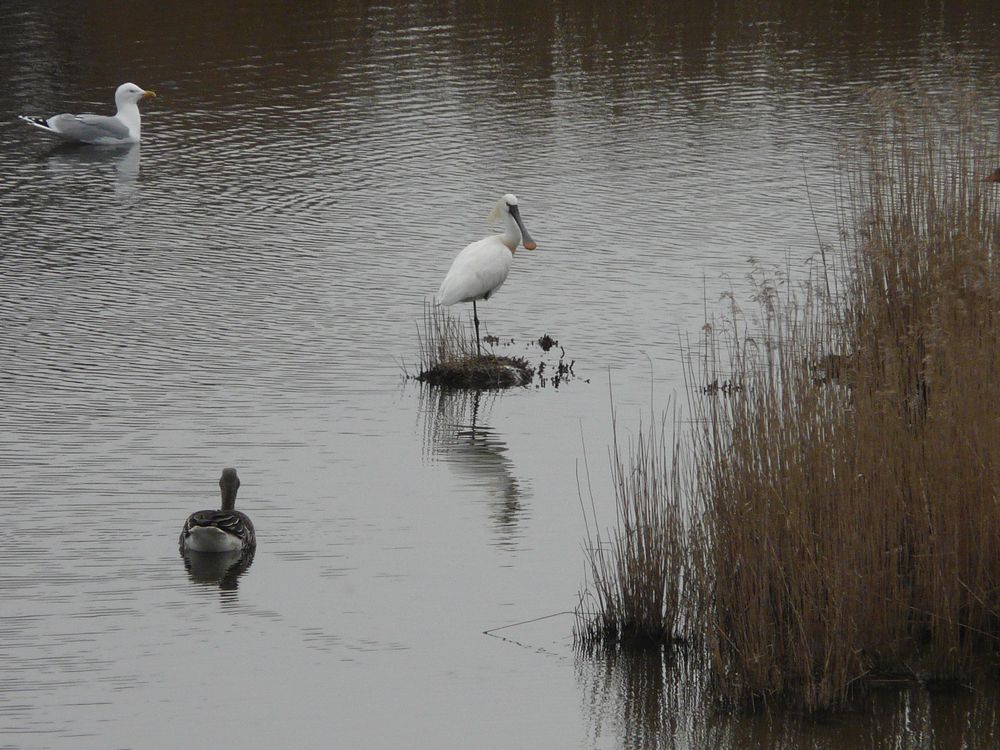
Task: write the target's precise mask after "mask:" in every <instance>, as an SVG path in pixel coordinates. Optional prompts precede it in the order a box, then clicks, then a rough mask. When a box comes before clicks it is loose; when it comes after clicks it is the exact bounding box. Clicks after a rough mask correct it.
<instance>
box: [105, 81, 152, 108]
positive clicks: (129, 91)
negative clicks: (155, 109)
mask: <svg viewBox="0 0 1000 750" xmlns="http://www.w3.org/2000/svg"><path fill="white" fill-rule="evenodd" d="M147 96H156V93H155V92H153V91H146V90H145V89H141V88H139V87H138V86H136V85H135V84H134V83H123V84H122V85H121V86H119V87H118V88H117V89H115V104H117V105H118V106H119V107H121V106H122V105H123V104H135V103H136V102H138V101H139V100H140V99H144V98H145V97H147Z"/></svg>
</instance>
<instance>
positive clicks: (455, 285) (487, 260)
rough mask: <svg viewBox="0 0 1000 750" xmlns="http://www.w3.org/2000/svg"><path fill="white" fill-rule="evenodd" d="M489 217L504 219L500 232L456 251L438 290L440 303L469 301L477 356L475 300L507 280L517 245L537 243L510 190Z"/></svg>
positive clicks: (494, 219)
mask: <svg viewBox="0 0 1000 750" xmlns="http://www.w3.org/2000/svg"><path fill="white" fill-rule="evenodd" d="M488 220H489V221H491V222H495V221H503V226H504V231H503V233H502V234H494V235H491V236H490V237H484V238H483V239H481V240H479V241H477V242H473V243H472V244H470V245H467V246H466V247H465V249H464V250H462V252H460V253H459V254H458V255H456V256H455V260H453V261H452V263H451V268H450V269H449V270H448V274H447V275H446V276H445V277H444V281H442V282H441V288H440V289H439V290H438V294H437V304H439V305H445V306H450V305H454V304H456V303H458V302H471V303H472V319H473V320H474V321H475V323H476V353H477V354H478V355H480V356H482V350H481V349H480V346H479V312H478V310H476V302H477V301H478V300H488V299H489V298H490V296H491V295H492V294H493V293H494V292H495V291H496V290H497V289H499V288H500V287H501V286H502V285H503V283H504V281H506V280H507V274H508V273H510V267H511V264H512V263H513V261H514V251H515V250H517V246H518V245H520V244H523V245H524V247H525V249H526V250H534V249H535V248H536V247H537V245H536V244H535V241H534V240H533V239H531V235H530V234H528V230H527V229H525V228H524V222H523V221H521V213H520V209H518V204H517V196H516V195H514V194H513V193H507V194H506V195H504V196H503V197H501V198H500V200H498V201H497V203H496V205H495V206H494V207H493V211H492V212H491V213H490V216H489V219H488Z"/></svg>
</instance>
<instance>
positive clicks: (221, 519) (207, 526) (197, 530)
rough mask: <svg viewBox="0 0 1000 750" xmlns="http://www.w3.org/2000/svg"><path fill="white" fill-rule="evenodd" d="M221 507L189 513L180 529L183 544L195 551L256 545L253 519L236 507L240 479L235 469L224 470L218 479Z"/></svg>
mask: <svg viewBox="0 0 1000 750" xmlns="http://www.w3.org/2000/svg"><path fill="white" fill-rule="evenodd" d="M219 488H220V489H221V490H222V510H199V511H197V512H196V513H192V514H191V515H190V516H188V520H187V521H185V522H184V528H183V529H182V530H181V539H180V544H181V547H183V548H184V549H188V550H191V551H192V552H232V551H234V550H252V549H254V548H255V547H256V546H257V537H256V535H255V534H254V529H253V522H252V521H251V520H250V519H249V518H248V517H247V515H246V514H245V513H240V512H239V511H238V510H236V491H237V490H238V489H239V488H240V478H239V477H238V476H237V475H236V469H223V470H222V478H221V479H220V480H219Z"/></svg>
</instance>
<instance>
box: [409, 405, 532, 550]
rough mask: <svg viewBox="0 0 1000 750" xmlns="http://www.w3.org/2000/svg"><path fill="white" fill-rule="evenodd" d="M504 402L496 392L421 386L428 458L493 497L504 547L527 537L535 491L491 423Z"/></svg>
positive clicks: (492, 518) (496, 527) (494, 515)
mask: <svg viewBox="0 0 1000 750" xmlns="http://www.w3.org/2000/svg"><path fill="white" fill-rule="evenodd" d="M501 397H502V396H501V394H498V393H496V392H491V391H469V390H459V389H449V388H434V387H430V386H421V391H420V412H421V414H422V415H423V420H424V455H425V456H426V457H427V458H430V459H431V460H437V461H444V462H446V463H448V465H449V466H451V467H453V468H454V469H455V471H456V472H458V473H460V474H461V475H462V476H463V479H464V484H466V485H468V486H469V487H470V488H472V489H473V490H476V491H479V492H482V493H484V494H485V495H486V496H487V498H488V499H489V509H490V511H489V514H490V521H491V522H492V524H493V527H494V530H495V533H496V537H497V543H498V545H499V546H502V547H513V546H514V545H516V542H517V540H518V538H519V537H520V536H521V529H520V526H521V524H522V523H523V522H524V521H525V519H526V513H527V508H526V507H525V500H527V499H528V498H529V497H530V492H529V491H528V489H527V487H526V485H525V482H524V481H523V480H521V479H519V478H518V477H517V474H516V472H515V467H514V464H513V463H512V462H511V460H510V459H509V458H508V457H507V445H506V443H505V442H504V440H503V438H502V437H501V436H500V434H499V433H498V432H496V430H494V429H493V428H492V427H490V426H489V424H487V420H488V419H489V415H490V410H491V408H492V406H493V404H494V403H495V402H496V400H497V399H499V398H501Z"/></svg>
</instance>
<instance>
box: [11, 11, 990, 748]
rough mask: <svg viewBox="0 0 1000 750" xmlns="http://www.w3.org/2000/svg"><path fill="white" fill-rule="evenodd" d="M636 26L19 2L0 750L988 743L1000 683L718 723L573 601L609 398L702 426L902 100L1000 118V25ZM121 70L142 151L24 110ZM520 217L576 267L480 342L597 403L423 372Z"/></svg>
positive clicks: (538, 17)
mask: <svg viewBox="0 0 1000 750" xmlns="http://www.w3.org/2000/svg"><path fill="white" fill-rule="evenodd" d="M606 6H607V4H605V3H575V2H574V3H568V2H555V3H549V2H545V3H540V2H527V1H525V2H515V3H506V4H500V5H497V4H492V5H491V4H480V3H466V2H458V3H451V4H446V5H444V6H439V5H434V4H424V3H399V4H390V5H378V4H368V3H365V2H356V3H346V2H329V3H313V4H293V3H287V4H285V3H277V2H271V3H266V2H250V1H249V0H247V1H244V2H241V3H229V4H226V7H225V8H223V7H217V5H216V4H204V3H193V2H179V3H174V4H170V5H164V4H162V3H154V2H133V3H128V4H116V5H114V6H108V5H107V4H104V3H94V2H58V1H57V2H48V3H26V2H21V1H20V0H8V1H7V2H5V3H4V4H3V5H2V6H0V71H3V72H2V74H0V81H2V84H3V85H2V86H0V111H2V112H4V113H5V115H4V117H3V118H2V119H3V121H4V122H5V123H7V124H4V125H0V175H2V177H3V186H2V188H0V398H2V403H3V407H2V411H0V513H2V524H0V602H2V604H0V636H2V649H0V747H10V748H78V747H129V748H133V747H134V748H176V747H206V746H209V745H210V744H214V745H216V746H219V747H233V746H237V745H241V746H245V747H261V748H267V747H289V746H293V747H300V748H311V747H330V746H340V747H366V748H367V747H371V748H383V747H387V748H388V747H435V748H467V747H477V748H511V747H548V748H561V747H566V748H614V747H627V748H648V747H657V746H660V747H708V746H712V747H733V748H744V747H756V746H760V747H771V746H787V747H806V746H809V747H823V748H827V747H829V748H848V747H858V746H885V747H903V746H906V747H910V746H912V747H932V746H935V744H934V743H935V742H936V741H937V740H940V739H941V738H946V739H947V740H948V743H949V744H950V743H951V742H952V740H951V739H950V738H954V742H955V744H954V746H962V743H966V744H965V745H964V746H967V747H978V746H985V745H980V744H977V743H978V742H979V741H980V740H983V741H985V742H988V741H989V740H988V738H989V737H990V736H991V734H992V731H993V727H994V724H995V721H996V720H995V718H994V714H993V710H994V709H993V707H994V706H995V701H987V700H984V699H982V698H981V697H979V696H978V695H977V694H971V695H969V696H965V695H963V696H959V697H957V698H956V697H951V698H948V697H937V696H927V695H909V694H907V695H902V696H900V695H897V694H892V695H890V696H887V697H885V696H884V697H880V698H877V699H873V704H872V711H870V712H866V713H865V714H863V715H854V716H847V717H844V718H842V719H837V720H836V721H834V722H832V723H831V722H828V723H825V724H823V725H816V724H809V723H803V722H797V721H794V720H791V721H779V720H777V719H772V720H766V719H739V720H737V719H732V718H729V719H727V718H723V717H719V716H717V715H716V714H714V713H713V712H712V711H711V710H708V709H706V708H705V705H706V700H705V699H704V696H702V694H701V688H700V687H699V681H698V679H697V678H696V676H692V675H685V674H683V672H679V671H678V670H677V669H676V668H675V667H673V666H671V665H670V664H666V663H663V662H662V661H660V660H659V659H650V658H643V659H640V660H637V661H636V660H628V659H616V658H603V657H590V656H586V655H582V654H579V653H577V652H575V651H574V649H573V647H572V635H571V631H572V617H571V616H570V615H568V614H565V613H566V611H567V610H571V609H572V608H573V606H574V605H575V603H576V599H577V592H578V590H579V589H580V587H581V585H582V584H583V571H584V556H583V552H582V540H583V535H584V522H583V514H582V511H581V509H580V502H579V498H578V493H577V475H578V472H579V471H580V467H581V461H582V460H583V458H584V456H586V457H587V458H588V460H589V467H590V472H591V480H592V484H593V487H594V493H595V503H596V506H597V512H598V514H599V515H600V516H601V517H602V518H603V519H605V520H606V521H607V522H610V521H611V519H612V518H613V507H612V505H611V501H610V497H609V494H610V493H609V489H610V488H609V485H608V483H607V469H606V463H607V461H606V446H607V445H608V443H609V442H610V427H611V425H610V401H609V388H608V383H609V379H610V381H611V383H612V390H613V391H614V394H615V401H616V406H617V408H618V411H619V418H620V420H621V421H622V422H623V423H624V428H625V429H632V427H634V425H635V424H636V423H637V421H638V416H639V414H640V413H641V412H643V411H644V410H648V408H649V406H650V402H651V401H652V403H653V406H654V408H657V409H659V408H660V407H662V406H663V405H664V404H665V403H666V402H667V399H668V398H669V397H670V396H671V395H672V394H676V395H678V396H679V397H680V398H681V399H683V398H685V392H684V383H683V380H682V377H681V351H680V347H679V341H680V340H682V339H685V338H687V337H697V334H698V329H699V327H700V325H701V323H702V322H703V321H704V319H705V314H706V310H708V312H709V314H713V312H714V311H715V310H716V309H717V308H718V307H719V303H718V299H719V295H720V294H721V293H723V292H726V291H728V290H734V291H735V292H736V295H737V297H738V298H743V297H745V294H746V292H747V289H748V287H747V283H746V281H745V276H746V274H747V272H748V270H749V269H750V268H751V263H750V260H751V259H756V261H758V262H759V263H762V264H764V265H766V266H773V267H781V268H785V267H787V268H788V269H790V270H792V271H793V272H794V273H796V274H800V275H802V276H804V275H806V274H808V273H809V270H810V268H815V256H816V251H817V248H818V243H819V240H818V239H817V233H818V234H819V238H820V239H821V240H822V241H823V242H826V243H830V244H833V245H835V244H837V242H838V234H837V215H838V210H837V206H836V202H835V193H836V189H835V188H836V184H837V178H836V172H835V168H834V166H835V163H836V157H837V154H838V153H839V151H840V149H841V147H842V146H843V144H844V143H845V142H850V140H851V139H852V137H854V136H856V135H857V134H858V133H860V132H861V131H862V129H863V126H864V123H865V121H866V117H867V112H866V104H865V102H866V97H865V92H866V91H867V90H868V89H869V88H870V87H871V86H873V85H886V86H901V87H912V86H913V85H914V83H916V84H917V85H919V86H920V87H921V88H923V89H925V90H927V91H929V92H931V93H932V94H933V93H934V92H936V91H947V90H949V89H951V88H953V87H954V85H955V84H956V83H962V84H964V85H967V86H969V87H971V89H972V90H974V91H981V92H983V93H984V94H988V95H989V96H993V92H994V81H995V78H994V75H995V74H994V71H996V70H997V69H998V63H1000V38H998V34H997V26H996V21H995V12H994V7H993V4H992V3H990V2H978V3H975V2H970V3H961V4H954V5H952V4H950V3H941V4H933V5H932V6H926V5H916V6H915V5H914V4H911V3H902V2H900V3H884V4H880V5H879V6H878V10H868V9H867V7H868V6H867V4H863V3H851V2H835V1H833V0H829V1H828V2H804V3H803V2H745V3H736V2H733V3H715V4H709V5H707V6H706V5H705V4H702V3H675V4H671V8H670V9H669V10H663V9H662V8H661V7H660V4H658V3H650V4H648V5H646V4H642V3H640V4H637V5H635V6H633V5H630V6H629V8H630V10H628V11H625V10H621V9H617V8H608V7H606ZM915 7H916V8H919V9H918V10H914V8H915ZM126 80H132V81H134V82H136V83H138V84H139V85H141V86H144V87H147V88H152V89H155V90H156V91H157V93H158V97H157V98H156V99H155V100H153V101H150V102H146V103H145V104H144V105H143V111H144V115H143V142H142V144H141V145H140V146H136V147H133V148H130V149H128V148H127V149H99V148H83V149H80V148H69V149H66V148H54V147H53V145H52V144H51V143H50V142H48V141H46V140H45V137H44V134H42V133H39V132H37V131H34V130H32V129H30V128H28V127H27V126H25V125H23V124H22V123H20V122H16V121H14V119H13V118H14V116H15V115H16V114H19V113H22V112H24V113H29V114H43V115H49V114H54V113H57V112H62V111H98V112H105V111H107V110H109V109H110V107H111V97H112V92H113V90H114V88H115V86H116V85H117V84H119V83H121V82H123V81H126ZM804 174H805V175H808V186H809V194H808V195H807V192H806V189H805V187H806V177H804ZM508 191H513V192H516V193H517V194H518V196H519V197H520V199H521V204H522V215H523V216H524V219H525V222H526V223H527V226H528V227H529V229H530V230H531V232H532V234H533V235H534V237H535V239H536V240H537V241H538V243H539V249H538V250H537V251H535V252H532V253H529V252H526V251H523V250H522V251H520V252H518V254H517V257H516V258H515V263H514V269H513V271H512V273H511V275H510V278H509V279H508V281H507V284H506V285H505V286H504V288H503V289H502V290H501V292H499V293H498V294H497V295H496V296H495V297H494V298H493V299H491V300H490V301H489V302H488V303H486V304H484V305H482V306H481V308H480V312H481V315H482V317H483V320H484V321H485V324H486V326H487V327H488V329H489V331H490V332H491V333H494V334H496V335H498V336H500V337H501V338H503V339H504V340H505V341H507V340H510V339H513V344H509V345H507V346H505V347H503V348H504V351H505V352H509V353H514V354H521V355H524V356H527V357H529V358H530V359H532V360H534V361H539V360H542V359H545V360H546V361H547V362H548V363H549V365H550V366H551V365H553V364H554V363H556V362H557V361H558V356H559V354H558V353H557V352H556V351H553V352H550V353H549V354H548V355H543V353H542V352H541V351H540V350H539V349H538V347H537V346H535V345H533V344H531V342H532V341H534V340H535V339H537V338H538V337H539V336H540V335H541V334H543V333H549V334H550V335H552V336H553V337H554V338H556V339H558V340H559V341H560V343H561V345H562V346H563V348H564V349H565V352H566V357H567V359H572V360H575V372H576V374H577V375H578V376H579V377H578V378H577V379H576V380H574V381H572V382H570V383H569V384H566V385H564V386H562V387H560V388H558V389H555V388H552V387H550V386H549V387H544V388H539V387H532V388H528V389H524V390H519V391H516V392H511V393H504V394H500V395H497V394H480V395H475V394H465V395H458V396H456V395H452V394H447V393H440V392H434V391H430V390H424V389H421V388H420V387H418V386H416V385H415V384H413V383H412V382H406V381H404V379H403V377H402V371H403V368H404V367H405V366H409V367H410V369H411V370H412V369H413V366H414V364H415V363H416V362H417V359H418V352H417V336H416V331H417V324H418V322H419V321H420V320H421V317H422V311H423V304H424V301H425V300H427V299H429V298H430V297H431V295H432V294H433V293H434V292H435V291H436V289H437V287H438V285H439V283H440V280H441V278H442V277H443V275H444V273H445V272H446V271H447V269H448V266H449V264H450V262H451V258H452V257H453V255H454V254H455V253H456V252H457V251H458V250H459V249H461V247H463V246H464V245H465V244H466V243H468V242H470V241H472V240H474V239H478V238H479V237H481V236H484V235H485V234H487V233H488V232H489V231H490V230H489V229H488V227H487V225H486V222H485V218H486V215H487V214H488V213H489V211H490V208H491V207H492V204H493V202H494V201H495V200H496V198H497V197H498V196H499V195H500V194H502V193H504V192H508ZM809 196H811V199H812V204H813V207H814V211H810V204H809ZM229 465H232V466H236V467H237V468H238V469H239V471H240V475H241V477H242V480H243V484H242V488H241V490H240V495H239V507H241V508H242V509H243V510H245V511H246V512H248V513H249V514H250V515H251V516H252V517H253V519H254V520H255V522H256V525H257V529H258V538H259V549H258V552H257V555H256V558H255V559H254V560H253V563H252V566H250V567H249V568H248V569H246V570H245V571H243V572H242V575H236V572H231V573H230V574H229V575H226V576H223V575H222V573H223V571H221V570H211V569H209V570H205V569H204V566H202V567H199V566H197V565H191V564H190V563H189V564H188V565H187V566H186V565H185V561H184V560H183V559H182V558H181V557H180V556H179V555H178V553H177V549H176V537H177V533H178V531H179V528H180V526H181V523H182V522H183V519H184V517H185V516H186V515H187V514H188V513H189V512H191V511H192V510H195V509H198V508H201V507H209V506H212V505H214V504H215V503H216V502H217V500H218V489H217V481H218V477H219V473H220V471H221V469H222V467H224V466H229ZM220 579H221V580H220ZM547 615H553V616H551V617H548V618H547V619H543V620H538V621H536V622H533V623H531V624H525V625H517V626H514V627H506V628H504V629H503V630H497V631H494V632H493V633H492V634H491V635H485V634H484V632H483V631H486V630H490V629H494V628H499V627H501V626H508V625H511V624H513V623H520V622H523V621H527V620H532V619H534V618H540V617H543V616H547ZM969 743H971V744H969Z"/></svg>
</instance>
